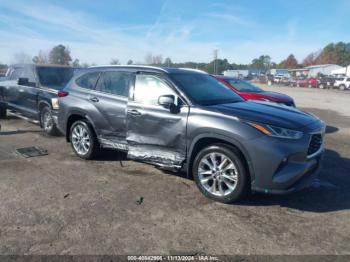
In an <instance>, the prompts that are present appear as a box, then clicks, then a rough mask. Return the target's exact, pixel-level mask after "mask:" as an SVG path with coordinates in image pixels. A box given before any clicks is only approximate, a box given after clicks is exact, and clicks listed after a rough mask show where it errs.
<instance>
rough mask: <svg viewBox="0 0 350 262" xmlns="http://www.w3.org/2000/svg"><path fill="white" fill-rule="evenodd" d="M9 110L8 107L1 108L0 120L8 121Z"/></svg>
mask: <svg viewBox="0 0 350 262" xmlns="http://www.w3.org/2000/svg"><path fill="white" fill-rule="evenodd" d="M6 117H7V110H6V107H0V119H6Z"/></svg>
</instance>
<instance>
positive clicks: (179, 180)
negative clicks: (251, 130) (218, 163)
mask: <svg viewBox="0 0 350 262" xmlns="http://www.w3.org/2000/svg"><path fill="white" fill-rule="evenodd" d="M268 89H270V90H276V91H280V92H284V93H287V94H290V95H291V96H293V97H294V98H295V100H296V103H297V105H298V106H299V107H301V108H303V109H305V110H306V111H309V112H312V113H314V114H316V115H317V116H319V117H321V118H322V119H323V120H325V121H326V122H327V124H328V128H327V136H326V148H327V150H326V153H325V158H324V166H323V169H322V172H321V174H320V178H319V180H316V181H315V182H314V183H313V185H312V186H311V187H310V188H308V189H306V190H304V191H302V192H298V193H295V194H292V195H288V196H270V195H261V194H256V195H253V196H252V197H251V198H250V199H248V200H247V201H246V202H244V203H242V204H239V205H224V204H219V203H215V202H212V201H210V200H208V199H206V198H205V197H203V196H202V195H201V194H200V193H199V191H198V190H197V188H196V186H195V184H194V183H193V181H191V180H188V179H186V178H184V176H183V175H181V174H174V173H168V172H164V171H161V170H158V169H156V168H154V167H152V166H149V165H145V164H141V163H137V162H133V161H125V159H124V158H125V156H124V155H122V154H117V153H115V152H106V154H104V155H103V156H102V157H101V158H100V159H98V160H94V161H83V160H81V159H79V158H77V157H76V156H75V155H74V154H73V152H72V150H71V148H70V145H69V144H66V143H65V141H64V138H62V137H54V138H52V137H48V136H46V135H44V134H43V133H42V132H41V131H40V129H39V128H38V127H37V126H36V125H33V124H31V123H28V122H25V121H23V120H19V119H15V118H10V119H8V120H4V121H1V125H2V132H1V134H0V199H1V202H0V254H184V253H185V254H197V253H205V254H213V255H214V254H241V255H244V254H269V255H271V254H293V255H298V254H350V223H349V221H350V210H349V209H350V106H349V104H350V92H348V93H344V92H337V91H328V90H314V89H307V88H305V89H301V88H279V87H268ZM33 145H36V146H40V147H43V148H46V149H47V150H48V151H49V155H47V156H42V157H37V158H28V159H26V158H23V157H20V156H17V155H16V154H15V153H14V151H15V149H16V148H19V147H25V146H33Z"/></svg>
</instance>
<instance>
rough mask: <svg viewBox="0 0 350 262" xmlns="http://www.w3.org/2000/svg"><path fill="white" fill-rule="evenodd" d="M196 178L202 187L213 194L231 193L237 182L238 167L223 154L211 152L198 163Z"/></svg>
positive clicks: (224, 194)
mask: <svg viewBox="0 0 350 262" xmlns="http://www.w3.org/2000/svg"><path fill="white" fill-rule="evenodd" d="M198 178H199V181H200V183H201V185H202V186H203V188H204V189H205V190H206V191H208V192H209V193H210V194H213V195H215V196H226V195H229V194H231V193H232V192H233V191H234V190H235V189H236V186H237V183H238V169H237V167H236V165H235V164H234V163H233V161H232V160H231V159H230V158H229V157H228V156H227V155H225V154H223V153H218V152H212V153H209V154H207V155H205V156H204V157H203V158H202V159H201V160H200V162H199V165H198Z"/></svg>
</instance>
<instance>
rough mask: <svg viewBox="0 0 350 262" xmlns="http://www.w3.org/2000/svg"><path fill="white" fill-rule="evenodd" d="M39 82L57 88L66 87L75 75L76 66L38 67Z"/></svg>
mask: <svg viewBox="0 0 350 262" xmlns="http://www.w3.org/2000/svg"><path fill="white" fill-rule="evenodd" d="M37 72H38V77H39V82H40V84H41V85H43V86H47V87H50V88H53V89H56V90H59V89H62V88H63V87H65V86H66V85H67V84H68V82H69V81H70V79H71V78H72V77H73V74H74V68H69V67H38V68H37Z"/></svg>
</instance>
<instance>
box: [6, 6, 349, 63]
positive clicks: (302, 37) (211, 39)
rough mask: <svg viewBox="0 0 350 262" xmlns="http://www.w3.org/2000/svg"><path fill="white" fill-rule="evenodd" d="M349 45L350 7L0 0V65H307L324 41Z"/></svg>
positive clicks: (324, 43) (325, 42)
mask: <svg viewBox="0 0 350 262" xmlns="http://www.w3.org/2000/svg"><path fill="white" fill-rule="evenodd" d="M337 41H344V42H350V1H348V0H337V1H326V0H325V1H322V0H318V1H314V0H304V1H296V0H294V1H291V0H285V1H283V0H280V1H277V0H264V1H258V0H256V1H253V0H250V1H246V0H242V1H239V0H235V1H232V0H227V1H225V0H110V1H107V0H100V1H96V0H94V1H87V0H86V1H83V0H70V1H49V0H46V1H41V0H30V1H24V0H23V1H19V0H8V1H5V0H0V62H5V63H11V62H13V60H14V54H15V53H19V52H24V53H27V54H29V55H31V56H33V55H36V54H37V53H38V51H39V50H44V51H46V50H49V49H50V48H52V47H53V46H54V45H57V44H64V45H68V46H69V47H70V49H71V52H72V57H73V58H78V59H79V60H80V61H81V62H88V63H92V62H94V63H97V64H108V63H109V62H110V60H111V58H118V59H119V60H120V61H121V62H122V63H126V62H127V60H129V59H132V60H134V61H135V62H137V61H139V62H144V59H145V56H146V54H147V53H148V52H152V53H153V54H162V55H163V57H164V58H165V57H170V58H171V59H172V60H173V61H175V62H180V61H196V62H208V61H210V60H211V59H212V56H213V50H214V49H219V57H220V58H228V59H229V61H230V62H231V63H232V62H235V63H249V62H251V60H252V59H253V58H255V57H258V56H259V55H261V54H268V55H270V56H271V57H272V60H273V61H276V62H279V61H280V60H282V59H284V58H286V57H287V56H288V55H289V54H290V53H293V54H295V55H296V57H297V59H300V60H301V59H302V58H304V57H305V56H306V55H307V54H309V53H310V52H312V51H317V50H318V49H320V48H322V47H323V46H324V45H326V44H327V43H329V42H337Z"/></svg>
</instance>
